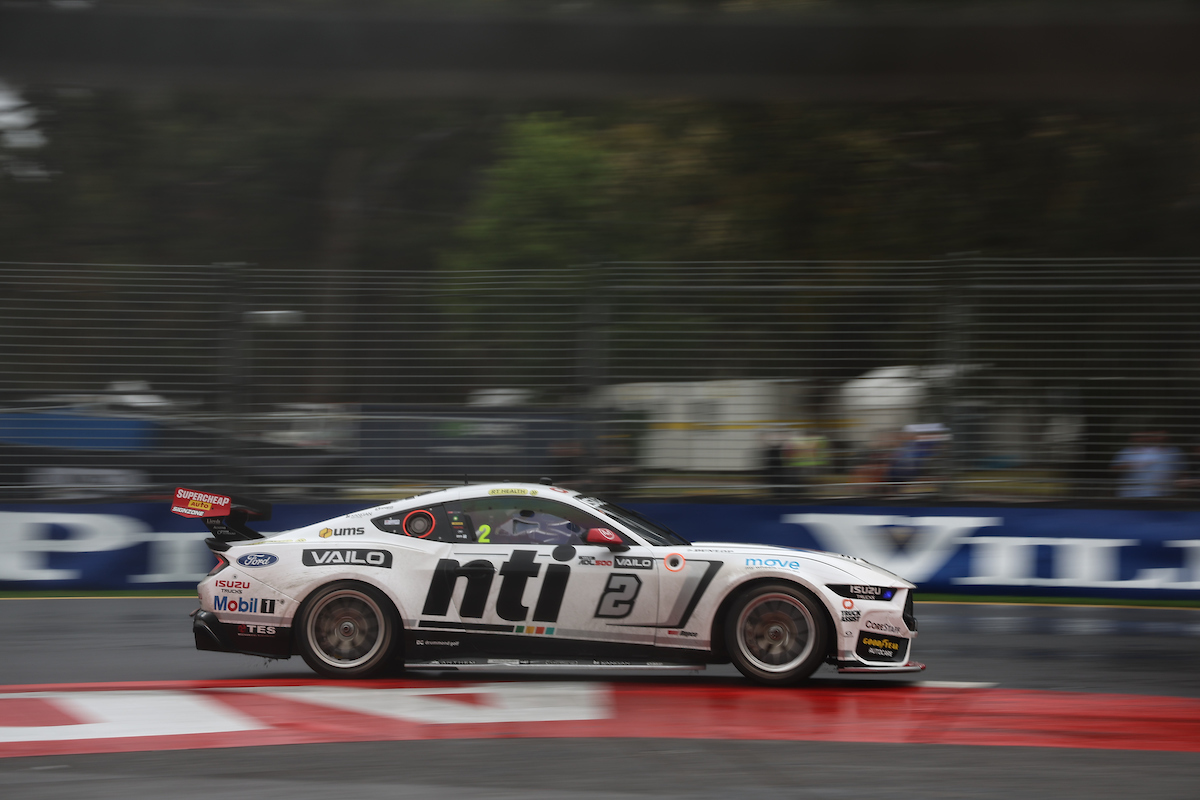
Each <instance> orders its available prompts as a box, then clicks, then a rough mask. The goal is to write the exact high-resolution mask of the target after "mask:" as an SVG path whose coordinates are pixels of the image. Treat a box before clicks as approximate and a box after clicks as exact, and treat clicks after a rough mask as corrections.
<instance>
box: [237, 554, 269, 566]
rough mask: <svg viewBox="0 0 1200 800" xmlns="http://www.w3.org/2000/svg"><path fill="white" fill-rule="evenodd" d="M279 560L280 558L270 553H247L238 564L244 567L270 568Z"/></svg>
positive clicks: (239, 559)
mask: <svg viewBox="0 0 1200 800" xmlns="http://www.w3.org/2000/svg"><path fill="white" fill-rule="evenodd" d="M278 560H279V556H274V555H271V554H270V553H247V554H246V555H244V556H241V557H240V558H238V560H237V562H238V563H239V564H241V565H242V566H243V567H269V566H271V565H272V564H274V563H275V562H276V561H278Z"/></svg>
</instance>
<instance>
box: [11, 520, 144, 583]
mask: <svg viewBox="0 0 1200 800" xmlns="http://www.w3.org/2000/svg"><path fill="white" fill-rule="evenodd" d="M53 527H59V528H62V529H64V530H65V531H66V532H67V534H68V537H67V538H65V539H49V538H47V535H48V534H49V533H50V530H51V528H53ZM148 527H149V526H148V525H146V523H144V522H142V521H141V520H139V519H134V518H133V517H124V516H117V515H115V514H46V513H37V512H32V513H27V512H5V513H0V552H3V553H4V557H3V558H0V580H4V581H64V580H75V579H77V578H79V577H80V573H79V571H78V570H71V569H50V568H48V567H47V561H48V558H47V556H48V555H49V554H50V553H95V552H104V551H108V550H123V549H125V548H126V547H132V546H133V545H135V544H137V543H138V541H139V537H138V534H141V533H143V532H144V531H146V530H147V529H148Z"/></svg>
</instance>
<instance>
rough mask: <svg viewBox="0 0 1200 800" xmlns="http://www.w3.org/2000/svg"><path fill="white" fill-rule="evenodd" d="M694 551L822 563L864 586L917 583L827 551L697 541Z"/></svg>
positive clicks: (911, 587) (913, 586)
mask: <svg viewBox="0 0 1200 800" xmlns="http://www.w3.org/2000/svg"><path fill="white" fill-rule="evenodd" d="M692 548H693V549H694V550H698V551H701V552H710V553H718V552H719V553H736V554H737V555H746V556H766V557H772V556H774V557H776V558H804V559H808V560H810V561H816V562H818V563H820V564H825V565H827V566H830V567H833V568H835V569H839V570H841V571H843V572H845V573H846V574H848V575H850V576H851V578H852V579H853V580H861V581H862V582H864V583H870V582H879V581H880V580H886V581H887V582H888V583H889V585H891V584H897V585H900V586H904V587H906V588H908V589H915V588H917V587H916V584H914V583H912V582H910V581H907V580H905V579H904V578H902V577H900V576H899V575H897V574H896V573H894V572H889V571H888V570H886V569H884V568H883V567H880V566H877V565H875V564H872V563H871V562H869V561H864V560H863V559H861V558H858V557H856V556H847V555H843V554H841V553H827V552H825V551H823V550H805V549H803V548H799V547H779V546H776V545H770V544H745V543H743V542H693V543H692Z"/></svg>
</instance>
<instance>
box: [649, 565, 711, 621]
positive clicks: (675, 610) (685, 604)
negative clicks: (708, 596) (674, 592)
mask: <svg viewBox="0 0 1200 800" xmlns="http://www.w3.org/2000/svg"><path fill="white" fill-rule="evenodd" d="M699 563H701V564H703V563H706V562H703V561H701V562H699ZM707 564H708V568H707V569H706V570H704V574H703V575H697V574H695V573H692V574H691V575H688V576H687V578H686V579H685V580H684V582H683V586H682V587H681V588H680V589H679V595H678V596H677V597H676V598H675V605H674V606H673V607H672V608H671V615H670V616H669V617H667V621H666V622H665V623H664V624H662V625H658V626H656V627H659V628H686V627H687V624H688V620H690V619H691V618H692V612H693V611H695V610H696V606H697V604H699V602H700V598H701V597H703V596H704V592H705V590H706V589H708V586H709V584H711V583H712V580H713V578H715V577H717V573H718V572H720V570H721V567H722V566H723V565H724V564H725V562H724V561H709V562H707Z"/></svg>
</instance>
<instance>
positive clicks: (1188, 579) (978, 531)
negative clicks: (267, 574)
mask: <svg viewBox="0 0 1200 800" xmlns="http://www.w3.org/2000/svg"><path fill="white" fill-rule="evenodd" d="M631 506H632V507H633V508H634V509H635V510H637V511H639V512H641V513H643V514H645V515H646V516H648V517H651V518H652V519H655V520H658V521H661V522H663V523H664V524H666V525H668V526H669V527H672V528H674V529H675V530H677V531H678V532H679V533H681V534H682V535H683V536H685V537H687V538H689V539H691V540H693V541H725V542H757V543H762V544H774V545H781V546H785V547H801V548H811V549H817V550H831V551H835V552H840V553H846V554H848V555H853V556H858V557H860V558H864V559H866V560H867V561H870V562H872V563H874V564H877V565H879V566H881V567H884V568H885V569H889V570H891V571H892V572H895V573H896V574H898V575H900V576H902V577H904V578H907V579H909V580H911V581H913V582H914V583H916V584H918V586H920V587H921V589H922V590H923V591H933V592H953V593H963V594H967V593H970V594H1000V593H1007V594H1036V595H1064V596H1069V595H1074V596H1091V597H1114V598H1119V597H1191V598H1200V512H1192V511H1174V510H1170V511H1168V510H1162V511H1154V510H1110V509H1097V510H1083V509H1035V508H1004V507H991V508H979V507H963V508H953V507H936V508H935V507H931V508H921V509H914V508H912V507H897V508H886V507H875V506H872V507H861V506H845V507H834V506H767V505H704V504H692V503H642V504H631ZM362 508H364V505H363V504H361V503H353V504H352V503H338V504H296V505H286V506H275V509H274V516H273V517H272V519H271V520H270V521H269V522H266V523H263V524H262V526H261V528H262V530H263V531H284V530H289V529H291V528H295V527H299V526H301V525H308V524H312V523H314V522H319V521H321V520H324V519H328V518H330V517H335V516H338V515H341V514H346V513H349V512H351V511H356V510H359V509H362ZM205 536H207V532H206V531H205V529H204V527H203V526H202V525H201V524H200V523H199V522H195V521H189V520H186V519H183V518H181V517H178V516H175V515H173V514H171V513H170V512H169V510H168V504H167V503H166V502H162V503H131V504H117V503H104V504H92V505H69V506H68V505H49V504H37V505H5V506H0V548H2V550H3V553H4V557H3V558H0V589H9V590H11V589H136V588H142V589H145V588H190V587H191V586H194V585H195V583H196V582H197V581H198V580H199V579H200V578H201V577H202V576H203V575H204V574H205V573H206V572H208V570H209V569H210V568H211V567H212V565H213V563H214V561H213V557H212V555H211V554H210V553H209V552H208V548H207V547H205V545H204V542H203V540H204V538H205Z"/></svg>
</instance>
